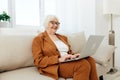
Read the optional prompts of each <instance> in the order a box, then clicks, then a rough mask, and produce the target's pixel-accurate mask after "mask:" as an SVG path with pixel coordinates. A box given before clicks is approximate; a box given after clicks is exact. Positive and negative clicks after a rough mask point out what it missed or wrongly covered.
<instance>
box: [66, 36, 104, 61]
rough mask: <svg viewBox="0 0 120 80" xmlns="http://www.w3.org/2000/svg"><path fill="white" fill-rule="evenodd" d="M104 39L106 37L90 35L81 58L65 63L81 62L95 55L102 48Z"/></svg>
mask: <svg viewBox="0 0 120 80" xmlns="http://www.w3.org/2000/svg"><path fill="white" fill-rule="evenodd" d="M103 38H104V36H102V35H90V36H89V38H88V40H87V43H86V45H85V47H84V48H83V50H82V51H81V52H80V56H79V57H77V58H75V59H68V60H66V61H65V62H68V61H74V60H79V59H83V58H86V57H89V56H91V55H93V54H94V53H95V52H96V50H97V49H98V47H99V46H100V44H101V42H102V40H103Z"/></svg>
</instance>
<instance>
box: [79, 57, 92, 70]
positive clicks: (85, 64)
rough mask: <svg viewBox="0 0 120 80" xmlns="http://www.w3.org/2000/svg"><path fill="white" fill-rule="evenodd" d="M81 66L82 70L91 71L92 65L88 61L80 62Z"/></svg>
mask: <svg viewBox="0 0 120 80" xmlns="http://www.w3.org/2000/svg"><path fill="white" fill-rule="evenodd" d="M79 64H80V67H81V69H82V70H85V71H90V69H91V65H90V63H89V62H88V61H87V60H86V59H83V60H80V61H79Z"/></svg>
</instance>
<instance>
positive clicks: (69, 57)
mask: <svg viewBox="0 0 120 80" xmlns="http://www.w3.org/2000/svg"><path fill="white" fill-rule="evenodd" d="M71 57H72V55H71V54H67V55H64V56H62V57H60V58H59V62H65V61H66V60H68V59H71Z"/></svg>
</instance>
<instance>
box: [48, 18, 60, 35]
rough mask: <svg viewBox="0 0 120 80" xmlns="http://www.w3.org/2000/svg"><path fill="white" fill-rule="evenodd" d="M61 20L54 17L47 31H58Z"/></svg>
mask: <svg viewBox="0 0 120 80" xmlns="http://www.w3.org/2000/svg"><path fill="white" fill-rule="evenodd" d="M59 24H60V23H59V22H58V20H57V19H53V20H51V21H50V22H49V23H48V27H47V31H49V32H50V33H56V31H57V30H58V28H59Z"/></svg>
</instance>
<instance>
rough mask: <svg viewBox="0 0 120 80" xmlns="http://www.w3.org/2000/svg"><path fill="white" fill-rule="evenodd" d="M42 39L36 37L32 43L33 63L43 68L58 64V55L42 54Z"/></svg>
mask: <svg viewBox="0 0 120 80" xmlns="http://www.w3.org/2000/svg"><path fill="white" fill-rule="evenodd" d="M42 43H43V40H42V38H40V37H36V38H35V39H34V40H33V43H32V53H33V57H34V64H35V65H36V66H37V67H41V68H45V67H47V66H50V65H54V64H58V55H53V56H50V57H49V56H45V55H43V50H42V46H43V44H42Z"/></svg>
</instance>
